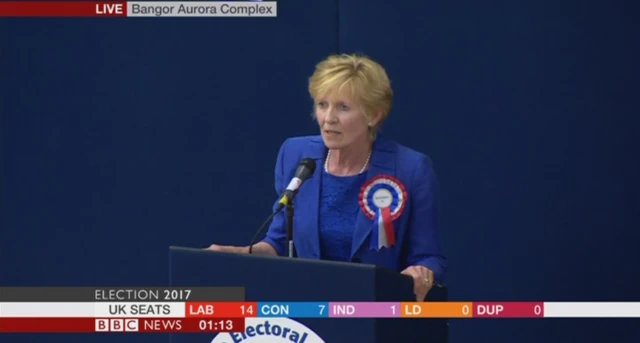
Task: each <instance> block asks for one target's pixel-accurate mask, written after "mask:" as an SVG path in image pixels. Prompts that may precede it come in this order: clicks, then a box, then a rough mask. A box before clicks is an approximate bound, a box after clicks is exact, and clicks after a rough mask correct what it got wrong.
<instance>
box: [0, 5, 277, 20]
mask: <svg viewBox="0 0 640 343" xmlns="http://www.w3.org/2000/svg"><path fill="white" fill-rule="evenodd" d="M276 16H277V3H276V2H275V1H248V2H247V1H244V2H243V1H189V2H187V1H171V2H169V1H115V2H114V1H107V2H102V1H100V2H98V1H10V2H0V17H198V18H201V17H276Z"/></svg>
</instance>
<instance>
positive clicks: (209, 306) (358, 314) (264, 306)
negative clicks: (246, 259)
mask: <svg viewBox="0 0 640 343" xmlns="http://www.w3.org/2000/svg"><path fill="white" fill-rule="evenodd" d="M247 317H289V318H640V302H246V301H245V302H171V303H121V302H117V303H104V302H96V303H91V302H87V303H79V302H73V303H51V302H45V303H37V302H25V303H20V302H13V303H9V302H5V303H0V320H2V321H4V320H14V319H15V320H17V319H18V318H26V319H29V318H89V319H99V318H103V319H109V318H115V319H126V318H132V319H141V318H143V319H146V318H149V319H216V318H247ZM10 318H11V319H10Z"/></svg>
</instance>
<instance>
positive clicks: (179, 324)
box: [0, 318, 245, 333]
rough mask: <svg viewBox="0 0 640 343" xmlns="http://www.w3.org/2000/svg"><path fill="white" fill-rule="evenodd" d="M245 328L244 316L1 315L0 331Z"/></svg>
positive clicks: (178, 330) (135, 330) (223, 329)
mask: <svg viewBox="0 0 640 343" xmlns="http://www.w3.org/2000/svg"><path fill="white" fill-rule="evenodd" d="M244 330H245V322H244V318H201V319H199V318H185V319H176V318H167V319H162V318H143V319H142V318H140V319H138V318H104V319H100V318H0V333H1V332H14V333H25V332H32V333H61V332H67V333H86V332H113V333H117V332H124V333H133V332H147V333H150V332H157V333H162V332H191V333H197V332H244Z"/></svg>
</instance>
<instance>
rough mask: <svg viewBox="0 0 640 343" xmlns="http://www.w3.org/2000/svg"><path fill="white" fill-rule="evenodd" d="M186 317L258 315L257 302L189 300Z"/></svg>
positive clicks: (186, 305) (186, 306)
mask: <svg viewBox="0 0 640 343" xmlns="http://www.w3.org/2000/svg"><path fill="white" fill-rule="evenodd" d="M184 313H185V317H188V318H193V317H198V318H235V317H256V316H257V314H258V303H257V302H193V301H191V302H187V303H186V304H185V311H184Z"/></svg>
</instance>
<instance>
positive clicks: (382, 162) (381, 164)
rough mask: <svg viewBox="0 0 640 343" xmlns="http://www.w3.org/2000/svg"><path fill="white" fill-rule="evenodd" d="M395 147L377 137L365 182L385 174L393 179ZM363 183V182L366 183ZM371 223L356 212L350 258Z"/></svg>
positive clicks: (364, 238)
mask: <svg viewBox="0 0 640 343" xmlns="http://www.w3.org/2000/svg"><path fill="white" fill-rule="evenodd" d="M395 157H396V156H395V145H393V144H392V143H391V142H390V141H388V140H386V139H385V138H383V137H382V136H378V138H377V139H376V141H375V142H374V144H373V149H372V153H371V160H370V163H369V170H368V171H367V181H368V180H370V179H371V178H373V177H374V176H376V175H379V174H387V175H391V176H394V177H395V172H396V158H395ZM367 181H365V182H367ZM372 226H373V222H372V221H371V219H369V217H367V216H366V215H365V214H364V212H362V210H360V211H359V212H358V218H357V219H356V227H355V229H354V232H353V241H352V245H351V258H353V256H354V255H355V254H356V253H357V252H358V250H359V249H360V247H361V246H362V244H363V243H364V242H365V240H366V238H367V237H368V236H369V234H371V228H372Z"/></svg>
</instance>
